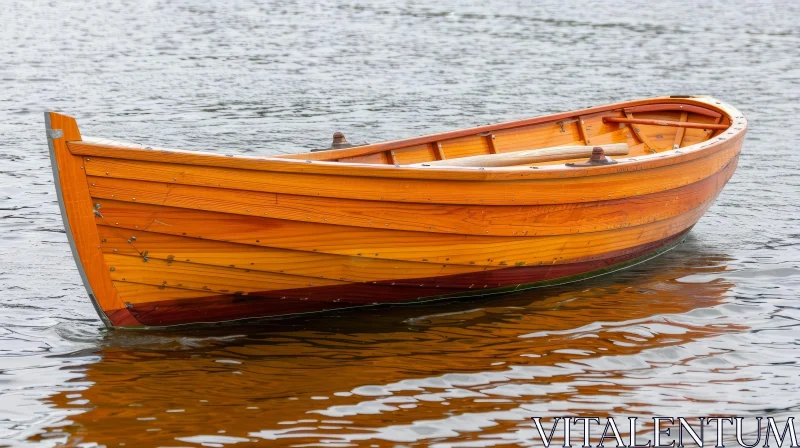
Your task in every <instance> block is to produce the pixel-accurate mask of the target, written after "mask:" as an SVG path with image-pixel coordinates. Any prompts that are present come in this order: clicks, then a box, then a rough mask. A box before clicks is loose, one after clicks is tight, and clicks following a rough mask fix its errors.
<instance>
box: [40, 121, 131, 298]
mask: <svg viewBox="0 0 800 448" xmlns="http://www.w3.org/2000/svg"><path fill="white" fill-rule="evenodd" d="M49 115H50V127H51V129H53V130H60V131H61V132H62V134H63V136H62V137H61V138H54V139H52V142H53V150H54V155H55V160H52V161H51V163H55V164H56V165H57V166H56V167H55V168H56V169H58V172H59V181H60V184H59V185H57V186H56V188H60V190H61V198H62V205H63V207H64V212H65V213H66V216H65V217H64V218H65V220H67V221H68V222H69V227H70V230H71V231H72V235H71V236H72V241H73V242H74V247H73V250H74V251H77V256H76V258H77V259H79V260H80V263H81V264H82V266H83V271H84V272H85V275H86V278H87V280H88V281H89V284H90V286H91V289H92V291H93V292H94V296H95V300H97V303H98V305H99V306H100V307H101V308H102V309H114V308H120V307H121V306H122V300H121V299H120V297H119V294H118V293H117V290H116V289H114V286H113V284H112V282H111V278H110V277H109V275H108V269H107V268H106V265H105V259H104V257H103V253H102V251H101V250H100V249H99V246H100V239H99V238H98V236H97V226H96V225H95V222H94V216H93V210H94V208H93V203H92V199H91V197H90V195H89V188H88V185H87V183H86V174H85V172H84V166H83V163H82V159H81V157H80V156H75V155H72V154H70V152H69V150H68V149H67V143H66V142H67V141H68V140H80V139H81V134H80V131H79V130H78V125H77V123H76V122H75V120H74V119H73V118H71V117H67V116H65V115H60V114H57V113H52V112H51V113H49Z"/></svg>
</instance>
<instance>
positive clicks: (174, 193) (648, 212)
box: [89, 176, 715, 237]
mask: <svg viewBox="0 0 800 448" xmlns="http://www.w3.org/2000/svg"><path fill="white" fill-rule="evenodd" d="M89 185H90V187H89V191H90V192H91V195H92V196H93V197H95V198H97V199H113V200H116V201H123V202H136V203H141V204H151V205H161V206H169V207H178V208H187V209H193V210H195V209H196V210H207V211H215V212H222V213H231V214H237V215H245V216H254V217H265V218H274V219H281V220H290V221H301V222H315V223H328V224H337V225H345V226H355V227H369V228H389V229H395V230H414V231H422V232H429V233H457V234H474V235H504V236H513V235H517V236H520V237H522V236H525V235H527V234H529V233H530V234H543V233H546V234H554V235H555V234H559V235H560V234H568V233H580V232H591V231H597V230H609V229H613V228H618V227H626V226H632V225H638V224H641V223H644V222H649V221H653V220H658V219H663V218H666V217H669V216H675V215H676V214H678V213H681V212H683V211H686V210H688V209H690V208H693V207H695V206H697V205H698V204H699V203H700V201H702V200H703V199H704V198H706V197H707V196H708V194H709V192H710V191H711V189H713V188H715V184H714V180H713V179H712V177H707V178H705V179H703V180H701V181H699V182H695V183H692V184H688V185H685V186H681V187H677V188H673V189H669V190H664V191H659V192H656V193H651V194H647V195H637V196H633V197H630V198H624V199H613V200H607V201H601V202H599V203H596V202H577V203H565V204H546V205H545V204H537V205H528V204H523V203H522V201H520V205H498V206H486V205H483V204H462V205H450V204H419V203H408V202H380V201H359V200H352V199H336V198H326V197H312V196H300V195H290V194H275V193H263V192H253V191H246V192H243V191H240V190H230V189H223V188H215V189H210V188H205V187H198V186H190V185H176V184H169V183H163V182H145V181H133V180H127V179H115V178H110V177H98V176H89ZM100 212H101V214H102V213H104V211H103V210H100ZM420 217H424V219H420Z"/></svg>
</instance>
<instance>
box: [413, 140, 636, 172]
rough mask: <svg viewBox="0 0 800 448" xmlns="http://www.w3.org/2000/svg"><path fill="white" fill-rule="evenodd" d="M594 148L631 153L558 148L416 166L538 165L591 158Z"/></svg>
mask: <svg viewBox="0 0 800 448" xmlns="http://www.w3.org/2000/svg"><path fill="white" fill-rule="evenodd" d="M594 148H601V149H603V151H604V152H605V154H606V155H607V156H626V155H628V153H629V150H628V145H627V144H625V143H617V144H609V145H598V146H557V147H554V148H541V149H532V150H528V151H514V152H508V153H504V154H496V153H493V154H482V155H478V156H470V157H461V158H458V159H450V160H435V161H432V162H427V163H425V164H421V163H420V164H416V165H414V166H472V167H496V166H514V165H527V164H536V163H539V162H552V161H556V160H559V161H564V160H572V159H575V158H579V157H583V158H589V157H591V155H592V150H594Z"/></svg>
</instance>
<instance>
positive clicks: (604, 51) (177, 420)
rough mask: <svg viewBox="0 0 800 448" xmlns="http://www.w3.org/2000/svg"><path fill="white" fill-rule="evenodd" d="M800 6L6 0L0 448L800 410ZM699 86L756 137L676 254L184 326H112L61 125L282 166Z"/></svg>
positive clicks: (399, 432) (468, 437)
mask: <svg viewBox="0 0 800 448" xmlns="http://www.w3.org/2000/svg"><path fill="white" fill-rule="evenodd" d="M799 18H800V6H798V3H796V2H793V1H769V2H751V1H744V0H741V1H725V2H723V1H713V0H712V1H706V2H696V4H695V2H676V1H659V2H646V1H636V0H634V1H627V2H620V3H616V2H586V1H575V0H558V1H553V0H548V1H544V2H522V1H519V2H508V1H493V0H490V1H487V0H482V1H466V0H465V1H461V2H457V1H433V0H412V1H404V0H401V1H389V0H385V1H372V2H355V1H353V2H322V1H311V0H310V1H299V2H295V1H281V2H258V1H255V0H237V1H188V0H183V1H166V0H149V1H123V0H93V1H84V0H80V1H78V0H72V1H70V0H65V1H60V2H45V1H33V2H30V1H17V0H5V1H4V2H2V8H0V23H2V29H0V39H1V40H0V44H1V45H0V87H2V95H0V445H6V444H8V445H11V446H54V445H58V444H61V443H65V444H67V445H80V446H87V447H88V446H95V444H99V445H105V446H109V447H116V446H123V444H124V446H128V447H140V446H143V447H155V446H193V447H196V446H201V445H203V444H205V445H206V446H224V445H230V444H237V445H238V446H248V445H251V444H252V445H255V446H270V445H274V446H289V445H293V446H357V445H358V446H427V445H435V446H496V445H514V444H519V445H531V444H533V443H534V442H533V440H537V439H534V438H533V437H534V435H535V434H536V433H535V430H534V427H533V423H532V422H531V421H530V420H529V417H532V416H545V417H552V416H556V415H599V416H607V415H614V416H627V415H636V416H642V417H648V416H651V415H667V416H687V417H688V416H705V415H709V414H721V415H740V416H755V415H771V416H776V417H779V418H780V419H781V420H780V421H783V419H785V418H786V417H787V416H790V415H791V416H798V414H799V413H800V388H798V383H799V382H800V381H799V380H800V378H799V376H800V369H798V365H797V364H798V361H800V346H798V341H800V325H799V323H800V305H799V304H800V302H798V298H799V297H798V296H799V295H800V210H799V209H798V202H799V201H800V178H799V176H798V166H800V146H799V144H800V141H798V140H799V139H798V134H800V127H798V125H797V118H798V116H800V68H798V67H800V64H798V62H800V21H799V20H798V19H799ZM689 93H702V94H710V95H713V96H716V97H718V98H720V99H722V100H724V101H726V102H729V103H731V104H733V105H734V106H736V107H738V108H739V109H740V110H741V111H742V112H743V113H744V114H745V115H746V116H747V117H748V118H749V120H750V124H751V127H750V131H749V132H748V135H747V139H746V141H745V144H744V150H743V152H742V156H741V160H740V163H739V169H738V171H737V173H736V175H735V176H734V177H733V179H732V180H731V182H730V183H729V184H728V186H727V188H726V189H725V191H724V192H723V193H722V195H721V196H720V198H719V199H718V200H717V202H716V205H714V207H713V208H712V209H711V210H710V211H709V212H708V213H707V214H706V216H705V217H704V218H703V219H702V220H701V221H700V223H699V224H698V225H697V226H696V227H695V229H694V230H693V231H692V233H691V236H690V237H689V239H688V241H687V242H686V243H685V244H684V245H682V246H680V247H679V248H678V249H676V250H674V251H672V252H670V253H669V254H667V255H665V256H663V257H661V258H659V259H656V260H653V261H650V262H648V263H645V264H642V265H639V266H637V267H635V268H632V269H630V270H627V271H624V272H620V273H617V274H614V275H611V276H608V277H604V278H598V279H594V280H590V281H586V282H583V283H579V284H574V285H570V286H565V287H554V288H548V289H542V290H536V291H532V292H526V293H521V294H516V295H509V296H502V297H498V298H489V299H480V300H473V301H468V302H457V303H453V302H450V303H438V304H435V305H428V306H414V307H395V308H381V309H368V310H361V311H357V312H349V313H344V312H342V313H336V314H326V315H317V316H313V317H304V318H295V319H286V320H275V321H266V322H262V323H258V324H251V325H246V326H235V327H227V328H221V329H214V330H182V331H180V332H150V331H142V332H138V331H107V330H105V329H104V328H103V327H102V324H101V322H100V321H99V319H98V318H97V316H96V315H95V312H94V310H93V309H92V306H91V305H90V303H89V300H88V299H87V298H86V296H85V292H84V289H83V286H82V285H81V282H80V277H79V275H78V272H77V270H76V268H75V266H74V263H73V259H72V256H71V254H70V250H69V246H68V245H67V240H66V236H65V234H64V231H63V227H62V222H61V218H60V216H59V211H58V205H57V203H56V195H55V191H54V187H53V183H52V173H51V171H50V161H49V159H48V155H47V145H46V141H45V136H44V123H43V117H42V112H43V111H44V110H56V111H60V112H64V113H67V114H70V115H73V116H75V117H76V118H77V119H78V122H79V124H80V125H81V127H82V131H83V133H84V135H90V136H102V137H110V138H120V139H126V140H132V141H136V142H140V143H146V144H150V145H153V146H166V147H178V148H187V149H202V150H210V151H219V152H224V153H237V154H253V155H270V154H279V153H291V152H301V151H306V150H308V149H311V148H316V147H323V146H327V145H328V144H329V139H330V136H331V134H332V133H333V132H334V131H337V130H339V131H343V132H344V133H345V134H346V135H347V136H348V139H349V140H350V141H352V142H356V143H361V142H376V141H382V140H391V139H397V138H401V137H408V136H414V135H419V134H426V133H432V132H438V131H445V130H451V129H457V128H463V127H468V126H473V125H477V124H486V123H490V122H497V121H505V120H511V119H519V118H524V117H529V116H535V115H542V114H547V113H553V112H558V111H564V110H570V109H575V108H581V107H585V106H589V105H598V104H604V103H609V102H616V101H620V100H625V99H633V98H638V97H646V96H656V95H668V94H689ZM548 422H549V421H548ZM548 424H549V423H548ZM536 443H537V446H541V445H538V444H540V443H541V442H536Z"/></svg>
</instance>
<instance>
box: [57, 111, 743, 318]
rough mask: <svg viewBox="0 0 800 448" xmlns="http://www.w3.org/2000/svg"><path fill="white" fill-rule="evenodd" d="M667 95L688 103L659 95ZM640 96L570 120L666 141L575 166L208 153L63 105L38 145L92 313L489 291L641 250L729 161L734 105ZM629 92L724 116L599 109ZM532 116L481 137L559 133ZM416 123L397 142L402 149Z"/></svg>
mask: <svg viewBox="0 0 800 448" xmlns="http://www.w3.org/2000/svg"><path fill="white" fill-rule="evenodd" d="M649 101H653V100H649ZM669 101H673V102H674V103H675V104H678V103H677V102H678V101H682V103H680V106H675V107H676V108H677V107H681V108H683V107H686V108H687V109H683V111H680V110H676V111H675V112H672V111H666V112H664V111H663V110H664V106H663V104H670V103H669ZM687 101H689V102H694V103H693V104H688V103H686V102H687ZM656 103H657V105H658V107H656V106H652V105H649V104H650V103H648V102H646V101H640V102H631V103H621V104H618V105H609V106H605V107H601V108H595V109H589V110H585V111H576V112H574V113H573V114H574V115H575V116H578V117H582V119H584V124H578V125H577V126H583V127H582V128H581V129H582V132H579V134H580V137H582V140H583V141H584V142H586V143H588V142H589V141H590V139H591V141H598V140H603V139H606V140H609V141H615V140H614V139H623V140H625V139H629V140H632V141H631V142H629V144H632V143H636V142H637V141H636V140H634V139H635V138H637V137H636V136H634V135H632V134H633V133H634V131H636V132H637V133H641V134H643V135H640V136H639V137H638V138H639V139H641V141H642V143H639V148H640V149H641V148H642V147H644V148H647V149H650V148H651V146H655V143H652V141H655V139H658V140H662V139H665V138H666V139H668V140H670V142H669V143H672V142H673V141H674V142H676V143H675V146H676V147H678V148H679V150H676V151H666V150H665V151H664V152H663V154H658V151H653V154H642V155H636V154H634V155H635V157H631V158H630V159H629V160H623V161H621V162H623V163H619V164H617V165H609V166H596V167H595V166H591V167H587V168H570V167H568V166H566V165H549V166H548V165H545V166H537V167H534V168H536V169H531V167H514V168H492V169H488V168H487V169H475V168H447V167H445V168H441V169H440V168H436V169H433V170H425V169H420V168H409V167H401V166H391V165H390V166H376V165H365V164H364V162H363V161H361V162H360V163H358V164H356V163H347V162H346V161H345V162H343V159H344V158H341V159H339V161H338V162H335V161H334V162H325V161H321V162H318V161H316V160H319V159H318V158H319V157H323V156H321V155H319V154H320V153H311V154H313V157H315V158H317V159H315V160H310V159H311V157H312V156H309V160H299V161H298V160H291V159H275V158H261V159H253V158H243V157H221V156H217V155H205V154H197V153H188V152H180V151H166V150H152V149H148V148H142V147H136V146H135V145H131V146H126V145H119V144H111V143H107V142H98V141H91V140H87V139H83V138H82V137H81V135H80V132H79V131H78V129H77V125H76V124H75V122H74V120H73V119H71V118H70V117H66V116H63V115H59V114H55V113H50V114H49V115H48V117H47V119H48V121H49V123H50V125H49V128H55V127H58V128H59V129H58V130H59V131H61V132H62V133H63V134H64V135H62V136H59V135H58V133H54V132H52V129H51V130H50V131H49V140H50V144H51V156H52V158H53V162H54V168H56V169H55V174H56V180H57V186H58V187H59V199H60V202H61V203H62V215H63V216H64V220H65V227H67V230H68V234H69V236H70V241H71V244H72V247H73V252H74V254H75V256H76V262H77V263H78V266H79V268H80V269H81V272H82V273H83V278H84V283H85V285H86V286H87V291H88V292H89V295H90V297H91V298H92V300H93V302H94V303H95V304H96V307H97V308H98V311H99V312H100V314H101V317H102V318H103V319H104V322H106V324H107V325H109V326H114V327H135V326H169V325H181V324H197V323H212V322H222V321H230V320H238V319H248V318H259V317H268V316H280V315H289V314H298V313H308V312H318V311H327V310H334V309H342V308H349V307H360V306H371V305H377V304H390V303H392V304H397V303H414V302H420V301H427V300H438V299H447V298H457V297H472V296H482V295H490V294H498V293H505V292H512V291H519V290H523V289H529V288H535V287H540V286H546V285H552V284H560V283H567V282H572V281H577V280H580V279H584V278H587V277H593V276H596V275H601V274H604V273H608V272H612V271H615V270H618V269H622V268H624V267H627V266H630V265H632V264H635V263H639V262H642V261H644V260H647V259H649V258H652V257H653V256H656V255H658V254H660V253H663V252H664V251H666V250H668V249H669V248H671V247H674V246H675V245H676V244H678V243H679V242H680V241H682V239H683V238H684V237H685V235H686V233H687V232H688V231H689V230H690V229H691V228H692V227H693V226H694V225H695V224H696V223H697V221H698V220H699V219H700V218H701V217H702V216H703V214H704V213H705V212H706V210H708V208H709V207H710V206H711V205H712V204H713V202H714V200H715V199H716V197H717V196H718V195H719V194H720V192H721V191H722V188H723V187H724V185H725V184H726V183H727V181H728V180H729V179H730V177H731V176H732V175H733V173H734V171H735V169H736V165H737V163H738V155H739V152H740V150H741V144H742V141H743V137H744V130H745V129H746V122H744V119H743V117H741V115H740V114H739V113H738V111H735V109H732V108H730V107H729V106H725V105H721V106H720V105H714V101H713V100H710V99H703V100H685V99H681V100H677V99H669V100H667V99H663V98H662V99H658V100H656ZM717 104H719V103H717ZM628 106H629V107H634V108H639V109H636V110H637V111H638V110H644V111H648V110H649V109H647V108H648V107H650V108H651V109H653V110H656V112H650V113H655V114H656V115H654V116H653V117H651V118H656V119H664V118H666V119H669V118H678V117H679V118H680V119H681V121H686V119H687V117H689V116H690V115H691V114H690V113H688V112H685V110H693V109H691V108H696V109H697V110H700V106H703V107H706V108H708V109H703V110H705V112H703V113H704V114H706V115H703V114H698V115H697V117H699V118H697V119H698V120H700V121H702V122H707V123H709V127H712V126H717V127H723V126H720V125H715V124H714V123H712V122H711V121H710V120H711V119H712V118H710V117H713V114H714V113H716V121H715V123H719V122H720V121H723V120H727V121H723V122H724V123H726V124H728V125H729V126H730V127H731V128H732V130H731V131H728V132H718V131H714V130H711V131H707V130H703V129H689V130H684V131H680V130H678V131H675V132H674V134H669V133H668V132H665V131H664V130H662V128H655V127H654V129H655V130H654V131H652V132H654V133H655V134H653V137H647V135H646V134H647V132H648V130H647V129H648V128H647V127H646V126H644V125H642V126H639V125H636V127H635V128H634V127H631V126H632V125H630V124H618V123H616V122H614V123H613V125H605V124H603V123H604V121H603V119H604V118H608V115H609V114H610V113H616V112H620V115H622V111H623V110H630V109H623V107H628ZM714 111H718V112H714ZM701 112H702V111H701ZM665 114H666V115H665ZM669 114H673V115H674V116H670V115H669ZM562 115H563V114H562ZM559 119H560V120H561V121H558V120H559ZM536 120H538V121H536ZM536 120H534V121H533V122H531V121H530V120H528V121H525V122H524V123H522V122H519V123H516V124H515V123H511V124H503V125H496V126H498V128H497V129H496V130H495V131H494V132H497V134H498V135H499V136H503V135H505V137H504V138H499V137H498V138H497V139H496V144H497V145H498V147H500V145H501V144H502V145H507V146H506V148H510V147H511V145H517V148H525V147H530V146H531V145H534V144H538V145H542V146H546V145H548V144H551V145H552V144H553V143H564V142H566V141H567V140H569V139H570V138H575V137H569V136H566V137H565V136H563V135H562V134H564V133H566V132H565V126H564V120H563V117H562V116H561V115H559V116H552V117H542V118H541V119H536ZM619 120H623V119H618V120H617V121H619ZM627 120H630V119H627ZM586 123H588V124H586ZM693 126H695V127H697V126H699V125H697V124H693ZM581 129H579V131H581ZM734 129H735V131H734ZM504 130H508V134H502V133H501V132H504ZM472 131H475V130H474V129H473V130H472ZM480 131H482V130H481V129H478V130H477V131H476V132H474V133H473V134H474V135H475V136H476V137H475V138H477V139H479V140H474V139H473V140H470V138H472V137H469V136H466V137H465V136H461V134H458V135H449V134H440V135H437V136H430V137H429V139H432V140H431V141H434V140H435V141H438V142H445V145H444V146H442V145H441V144H440V143H437V145H438V147H439V149H440V153H439V154H438V156H439V157H443V153H442V152H441V151H442V148H443V147H444V148H447V150H448V151H450V153H451V154H452V153H453V152H455V150H458V151H462V153H464V154H467V151H472V150H475V148H476V146H475V145H476V144H475V141H478V142H483V141H485V137H484V135H485V133H483V132H480ZM511 131H514V132H513V133H512V132H511ZM703 133H705V134H703ZM470 135H472V134H470ZM703 135H705V137H702V136H703ZM665 136H666V137H665ZM448 137H449V139H448ZM712 137H713V138H712ZM492 139H495V136H494V134H493V135H492ZM651 139H652V140H651ZM417 140H418V139H410V140H409V141H407V142H406V143H407V145H406V147H407V148H408V150H409V151H416V149H415V148H416V147H417V146H418V141H417ZM645 141H648V142H650V145H651V146H647V144H646V143H644V142H645ZM401 143H402V142H401ZM493 144H494V143H493ZM415 145H416V146H415ZM681 145H683V146H681ZM400 146H402V145H400ZM434 146H435V145H434ZM404 148H405V147H404ZM378 149H380V150H383V149H384V148H383V147H378ZM512 150H516V149H513V148H512ZM352 151H354V149H352V148H351V149H347V150H344V151H343V152H341V154H342V155H348V157H350V158H352ZM360 151H361V150H360ZM363 151H364V152H366V153H368V152H369V151H370V148H369V147H367V148H366V149H363ZM387 151H393V150H387ZM332 153H334V155H335V153H336V152H335V151H334V152H332ZM328 157H330V156H328ZM366 157H371V156H369V155H365V156H363V157H362V158H366ZM392 157H394V156H392Z"/></svg>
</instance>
